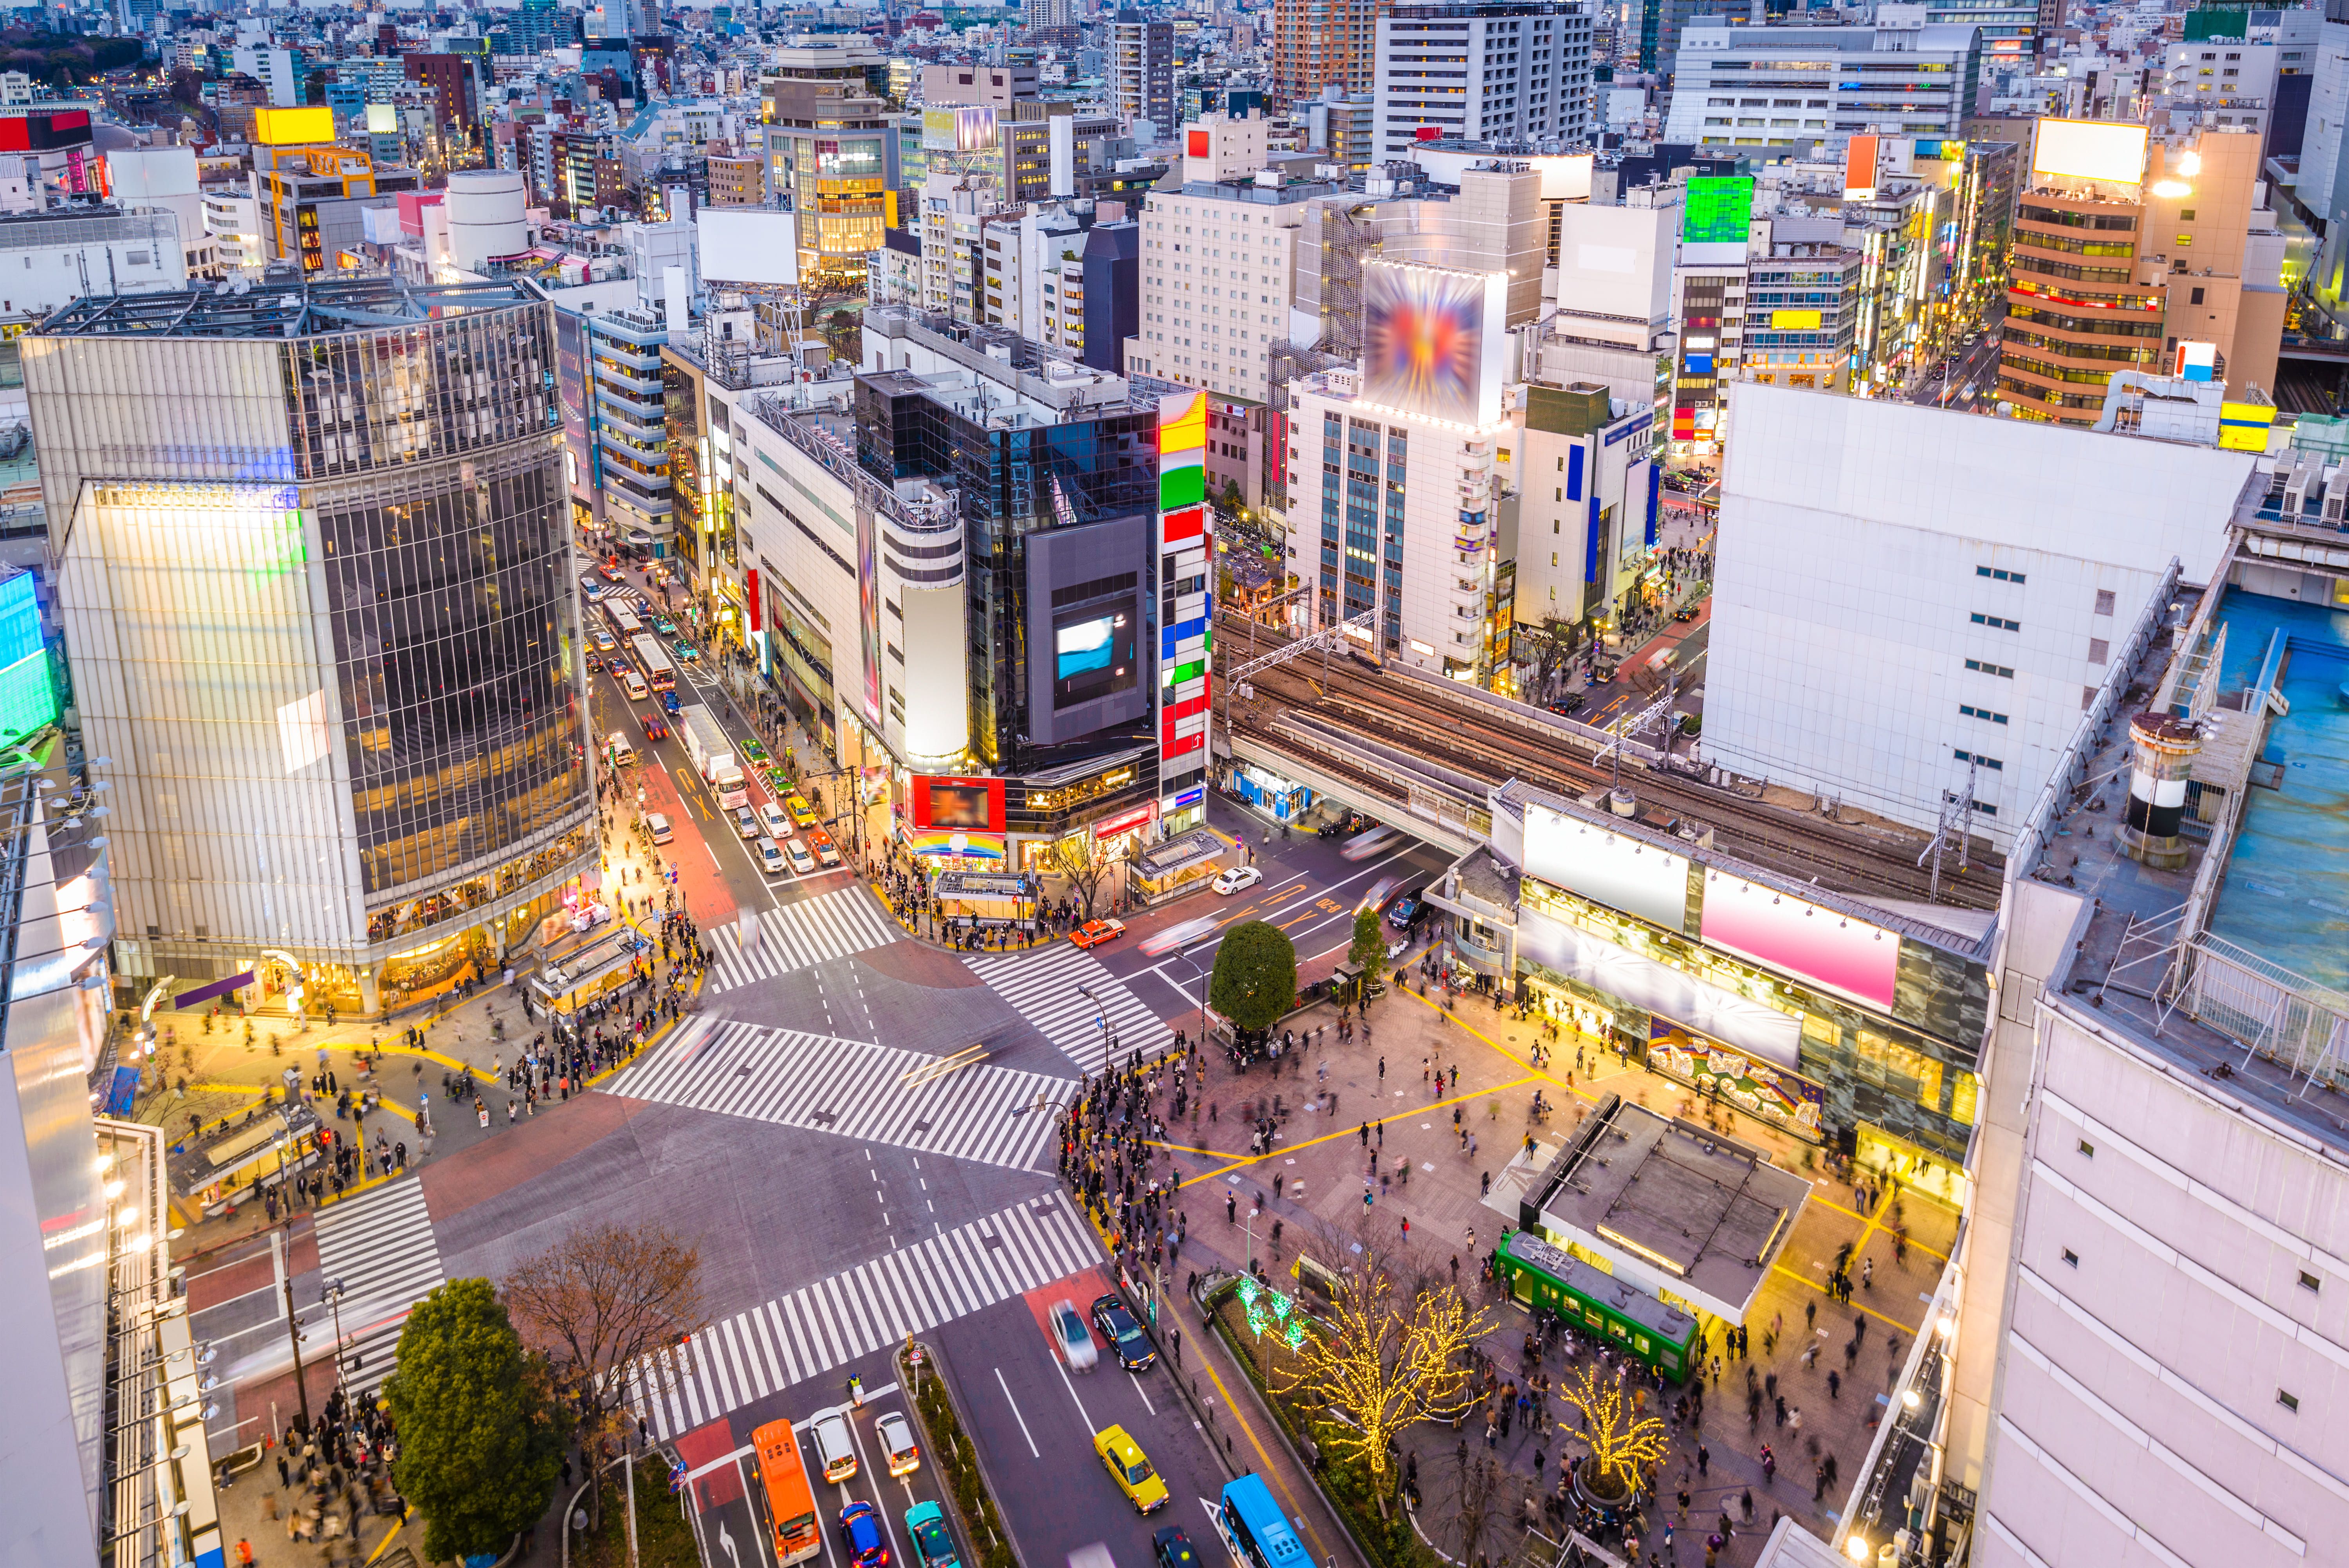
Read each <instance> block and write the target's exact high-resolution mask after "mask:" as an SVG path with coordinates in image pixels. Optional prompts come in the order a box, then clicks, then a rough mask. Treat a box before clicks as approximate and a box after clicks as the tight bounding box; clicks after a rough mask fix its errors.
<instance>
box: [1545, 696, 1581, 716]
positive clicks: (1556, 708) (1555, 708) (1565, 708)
mask: <svg viewBox="0 0 2349 1568" xmlns="http://www.w3.org/2000/svg"><path fill="white" fill-rule="evenodd" d="M1581 706H1582V693H1581V692H1579V691H1569V692H1568V693H1567V694H1566V695H1565V696H1563V697H1561V698H1559V699H1558V700H1557V701H1555V702H1553V703H1551V704H1550V705H1549V711H1551V712H1553V713H1555V714H1557V716H1558V717H1559V718H1561V719H1568V718H1572V717H1573V716H1574V714H1575V712H1576V711H1578V709H1580V708H1581Z"/></svg>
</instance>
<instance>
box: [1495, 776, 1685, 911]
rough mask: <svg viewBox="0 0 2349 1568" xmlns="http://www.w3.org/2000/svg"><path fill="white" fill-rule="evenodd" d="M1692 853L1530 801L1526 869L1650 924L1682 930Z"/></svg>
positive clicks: (1529, 875)
mask: <svg viewBox="0 0 2349 1568" xmlns="http://www.w3.org/2000/svg"><path fill="white" fill-rule="evenodd" d="M1688 868H1689V863H1688V857H1686V856H1684V855H1674V854H1673V853H1671V851H1670V850H1668V849H1659V848H1658V847H1656V846H1654V845H1652V844H1650V843H1647V842H1645V841H1644V840H1642V839H1638V838H1631V837H1629V836H1625V835H1622V834H1618V833H1609V832H1608V831H1607V830H1606V829H1605V828H1603V827H1594V826H1591V825H1590V824H1589V823H1587V822H1584V821H1582V820H1580V819H1579V818H1578V817H1571V816H1568V815H1565V814H1564V813H1563V812H1558V811H1553V810H1552V809H1550V808H1549V807H1548V806H1546V805H1530V804H1529V805H1526V876H1528V877H1534V878H1536V879H1537V880H1539V881H1543V882H1547V883H1548V884H1550V885H1551V886H1552V887H1554V888H1565V889H1566V890H1567V891H1568V892H1569V893H1578V894H1580V895H1581V896H1582V897H1583V898H1588V899H1589V900H1590V901H1591V902H1593V903H1596V904H1603V905H1605V906H1606V907H1607V908H1609V909H1617V910H1619V911H1621V912H1622V913H1624V914H1627V915H1636V916H1638V917H1639V918H1640V919H1643V920H1645V921H1647V922H1648V923H1649V924H1650V925H1651V926H1661V927H1662V928H1663V929H1666V930H1668V931H1674V932H1677V931H1679V930H1681V929H1682V924H1683V922H1684V921H1685V920H1686V919H1687V916H1688Z"/></svg>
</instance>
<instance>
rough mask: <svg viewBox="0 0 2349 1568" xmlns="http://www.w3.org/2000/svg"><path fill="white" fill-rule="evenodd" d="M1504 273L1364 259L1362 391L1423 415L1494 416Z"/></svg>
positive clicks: (1468, 420) (1482, 419) (1470, 419)
mask: <svg viewBox="0 0 2349 1568" xmlns="http://www.w3.org/2000/svg"><path fill="white" fill-rule="evenodd" d="M1506 284H1507V276H1506V274H1502V273H1479V272H1457V271H1454V270H1453V269H1452V268H1449V267H1430V266H1411V265H1404V264H1402V263H1397V262H1371V263H1370V264H1368V265H1365V266H1364V267H1363V268H1362V348H1363V351H1362V396H1363V398H1364V400H1367V401H1370V402H1373V403H1379V404H1382V405H1384V406H1386V407H1388V408H1391V409H1400V410H1402V411H1403V412H1405V413H1414V414H1423V415H1426V416H1427V417H1428V418H1431V419H1439V420H1452V421H1457V422H1458V423H1461V424H1465V425H1479V426H1481V425H1487V424H1490V423H1492V422H1493V421H1495V420H1496V419H1498V418H1500V413H1501V360H1502V348H1503V345H1502V336H1503V333H1504V332H1505V331H1506V321H1507V311H1508V300H1507V289H1506Z"/></svg>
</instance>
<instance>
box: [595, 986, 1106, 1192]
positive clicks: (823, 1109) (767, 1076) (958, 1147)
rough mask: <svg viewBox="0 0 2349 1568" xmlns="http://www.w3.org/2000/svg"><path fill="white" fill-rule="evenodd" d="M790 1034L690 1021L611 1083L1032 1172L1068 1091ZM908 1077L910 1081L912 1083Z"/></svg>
mask: <svg viewBox="0 0 2349 1568" xmlns="http://www.w3.org/2000/svg"><path fill="white" fill-rule="evenodd" d="M938 1061H939V1059H938V1058H937V1057H936V1056H926V1055H923V1054H921V1053H919V1052H916V1051H899V1050H894V1049H892V1048H890V1047H887V1046H883V1045H868V1044H865V1043H864V1042H863V1041H861V1040H840V1039H835V1038H833V1037H832V1036H830V1035H824V1034H806V1033H801V1032H800V1031H798V1030H795V1029H772V1028H768V1027H766V1026H764V1025H761V1024H752V1023H733V1022H724V1021H720V1020H717V1019H713V1018H710V1017H708V1016H707V1015H704V1016H702V1017H698V1018H696V1019H694V1020H693V1021H692V1023H689V1024H688V1025H687V1027H685V1028H684V1029H682V1030H679V1031H678V1032H677V1033H675V1034H673V1035H672V1036H671V1037H670V1038H669V1039H667V1040H666V1041H664V1042H663V1043H662V1044H660V1045H658V1046H657V1047H655V1048H654V1049H653V1050H651V1051H648V1052H647V1053H646V1054H644V1055H643V1056H641V1057H639V1058H638V1059H637V1060H636V1062H635V1063H633V1064H630V1065H629V1066H628V1067H626V1069H625V1070H623V1071H622V1072H621V1073H620V1075H618V1076H617V1077H616V1078H614V1079H613V1080H612V1082H611V1084H610V1091H611V1092H612V1093H613V1094H616V1095H626V1096H631V1097H633V1098H636V1099H640V1100H656V1101H658V1102H660V1103H661V1104H663V1105H671V1106H692V1107H693V1108H695V1109H697V1110H704V1111H715V1112H717V1113H719V1115H722V1116H750V1117H752V1118H754V1119H756V1120H759V1121H765V1122H774V1123H776V1124H778V1125H780V1126H782V1127H805V1128H808V1129H811V1130H813V1131H818V1132H828V1133H835V1134H837V1135H839V1136H840V1137H849V1138H856V1139H859V1140H861V1141H864V1142H866V1143H882V1144H889V1145H892V1146H894V1147H899V1148H910V1149H914V1150H916V1151H918V1152H920V1153H923V1154H942V1155H947V1156H951V1157H952V1158H957V1159H968V1160H976V1161H978V1163H980V1164H983V1165H1000V1166H1008V1167H1010V1168H1013V1169H1016V1170H1033V1169H1035V1168H1038V1165H1039V1162H1040V1160H1041V1159H1042V1158H1043V1157H1044V1156H1045V1154H1046V1153H1047V1152H1048V1151H1049V1150H1050V1147H1051V1142H1052V1120H1053V1118H1052V1112H1051V1110H1050V1106H1054V1105H1058V1104H1060V1103H1061V1102H1063V1101H1065V1100H1066V1099H1068V1098H1069V1094H1070V1091H1071V1089H1072V1088H1074V1087H1075V1085H1074V1083H1073V1082H1072V1081H1071V1080H1070V1079H1067V1078H1050V1077H1046V1076H1045V1075H1042V1074H1040V1073H1026V1072H1019V1071H1017V1070H1014V1069H1011V1068H1006V1067H993V1066H989V1065H988V1064H986V1063H984V1062H982V1063H980V1064H978V1065H976V1066H970V1067H963V1068H958V1069H957V1070H956V1071H954V1072H951V1073H947V1074H945V1075H942V1076H939V1077H936V1078H930V1079H928V1080H927V1081H923V1075H925V1074H926V1071H929V1070H934V1069H936V1066H937V1064H938ZM909 1077H910V1078H911V1079H912V1082H911V1083H910V1084H909V1082H908V1079H909Z"/></svg>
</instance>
